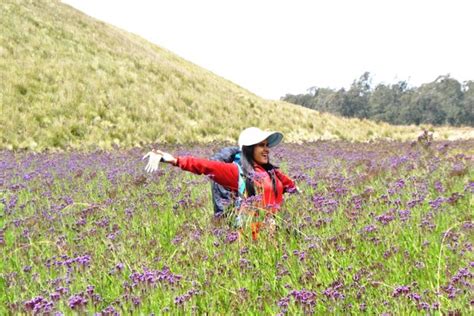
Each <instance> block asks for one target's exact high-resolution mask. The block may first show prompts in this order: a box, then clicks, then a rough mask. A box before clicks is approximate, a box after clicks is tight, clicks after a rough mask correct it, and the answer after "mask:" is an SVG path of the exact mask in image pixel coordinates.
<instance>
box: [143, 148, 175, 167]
mask: <svg viewBox="0 0 474 316" xmlns="http://www.w3.org/2000/svg"><path fill="white" fill-rule="evenodd" d="M146 158H148V163H147V165H146V166H145V171H146V172H154V171H156V170H158V166H159V165H160V162H162V161H163V162H167V163H173V162H174V161H176V158H174V157H173V156H172V155H170V154H168V153H166V152H164V151H161V150H157V149H153V150H152V151H149V152H148V153H147V154H146V155H145V156H143V158H142V160H143V159H146Z"/></svg>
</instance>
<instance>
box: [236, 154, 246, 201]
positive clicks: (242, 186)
mask: <svg viewBox="0 0 474 316" xmlns="http://www.w3.org/2000/svg"><path fill="white" fill-rule="evenodd" d="M234 163H235V164H236V165H237V168H239V184H238V190H239V196H240V197H243V196H244V193H245V180H244V172H243V170H242V166H241V165H240V153H237V154H236V155H235V157H234Z"/></svg>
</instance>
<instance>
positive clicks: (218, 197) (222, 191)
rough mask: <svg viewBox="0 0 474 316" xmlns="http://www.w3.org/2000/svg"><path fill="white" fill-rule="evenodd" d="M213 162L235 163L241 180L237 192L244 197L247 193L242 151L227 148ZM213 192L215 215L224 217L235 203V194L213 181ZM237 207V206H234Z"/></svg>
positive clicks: (213, 157) (236, 148) (217, 154)
mask: <svg viewBox="0 0 474 316" xmlns="http://www.w3.org/2000/svg"><path fill="white" fill-rule="evenodd" d="M211 160H216V161H222V162H227V163H235V164H236V165H237V168H238V172H239V173H238V174H239V180H238V184H237V192H238V194H239V196H242V195H243V194H244V192H245V181H244V178H243V172H242V168H241V166H240V150H239V148H238V147H225V148H222V149H221V150H220V151H219V152H217V153H215V154H214V155H213V156H212V157H211ZM211 192H212V204H213V206H214V215H222V214H223V213H224V209H225V207H226V206H229V204H235V203H233V200H235V198H236V196H235V193H232V190H231V189H228V188H225V187H224V186H223V185H220V184H219V183H217V182H215V181H212V182H211ZM234 206H236V205H234Z"/></svg>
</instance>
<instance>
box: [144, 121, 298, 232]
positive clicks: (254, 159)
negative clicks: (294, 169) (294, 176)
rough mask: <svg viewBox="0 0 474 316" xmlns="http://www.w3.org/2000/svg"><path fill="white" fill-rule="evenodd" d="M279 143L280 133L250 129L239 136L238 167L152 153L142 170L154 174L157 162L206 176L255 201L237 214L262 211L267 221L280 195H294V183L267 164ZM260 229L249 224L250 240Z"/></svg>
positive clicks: (259, 223) (252, 214) (274, 209)
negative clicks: (288, 193)
mask: <svg viewBox="0 0 474 316" xmlns="http://www.w3.org/2000/svg"><path fill="white" fill-rule="evenodd" d="M282 139H283V134H282V133H280V132H270V131H262V130H261V129H259V128H257V127H249V128H247V129H245V130H243V131H242V132H241V133H240V136H239V147H240V149H241V152H242V153H241V157H240V161H241V163H240V165H238V164H237V163H226V162H221V161H213V160H207V159H202V158H196V157H191V156H183V157H174V156H172V155H171V154H169V153H166V152H163V151H160V150H153V151H151V152H149V153H148V154H146V155H145V157H143V158H144V159H145V158H149V162H148V164H147V166H146V168H145V170H146V171H148V172H153V171H155V170H156V169H158V164H159V162H160V161H163V162H165V163H169V164H172V165H174V166H178V167H180V168H181V169H183V170H186V171H190V172H192V173H195V174H205V175H207V176H209V177H210V178H211V179H212V180H213V181H215V182H217V183H219V184H220V185H222V186H224V187H226V188H228V189H229V190H231V191H233V192H235V193H236V194H239V192H240V194H239V195H243V197H255V198H251V199H249V200H251V201H252V203H251V204H250V205H249V204H246V205H245V206H242V207H241V210H240V214H246V215H249V214H250V215H251V216H255V217H257V216H259V215H260V214H261V211H262V210H264V212H265V216H264V219H268V218H270V217H271V216H270V215H271V214H275V213H276V212H277V211H278V210H279V208H280V206H281V204H282V202H283V193H285V192H290V193H293V192H296V191H297V188H296V185H295V183H294V181H293V180H291V179H290V178H289V177H288V176H286V175H285V174H283V173H282V172H281V171H280V170H279V169H278V168H277V167H275V166H273V165H272V164H271V163H270V148H272V147H275V146H276V145H278V144H279V143H280V142H281V140H282ZM244 204H245V203H244ZM256 210H259V211H258V212H257V211H256ZM262 225H263V223H262V221H260V220H257V221H253V222H252V224H251V227H252V238H253V239H256V238H257V236H258V232H259V230H260V228H261V227H262Z"/></svg>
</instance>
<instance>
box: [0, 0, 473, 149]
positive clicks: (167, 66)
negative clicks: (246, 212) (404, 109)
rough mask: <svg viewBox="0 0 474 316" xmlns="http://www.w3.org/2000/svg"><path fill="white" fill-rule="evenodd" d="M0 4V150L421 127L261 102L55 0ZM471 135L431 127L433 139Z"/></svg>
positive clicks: (382, 134)
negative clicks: (261, 131)
mask: <svg viewBox="0 0 474 316" xmlns="http://www.w3.org/2000/svg"><path fill="white" fill-rule="evenodd" d="M0 12H1V13H2V14H1V16H2V18H1V19H0V78H1V80H0V106H1V113H2V114H1V115H0V148H3V149H30V150H35V151H42V150H45V149H51V148H53V149H56V148H59V149H65V148H81V149H91V148H112V147H113V146H119V147H122V148H123V147H125V148H130V147H135V146H145V145H148V144H150V143H155V142H159V143H189V142H210V141H230V142H235V139H236V138H237V137H238V135H239V132H240V131H241V129H242V128H244V127H246V126H251V125H256V126H259V127H261V128H269V129H277V130H281V131H282V132H283V133H285V140H286V141H304V140H310V141H311V140H319V139H345V140H359V141H364V140H370V139H380V138H384V139H410V140H411V139H415V138H416V136H417V135H419V134H420V132H421V129H422V128H420V127H416V126H412V127H398V126H390V125H389V124H386V123H383V124H379V123H375V122H372V121H369V120H360V119H345V118H339V117H336V116H334V115H331V114H326V113H319V112H317V111H313V110H310V109H306V108H304V107H300V106H294V105H292V104H289V103H287V102H283V101H271V100H264V99H262V98H259V97H257V96H256V95H254V94H252V93H251V92H249V91H247V90H245V89H243V88H241V87H239V86H237V85H236V84H234V83H232V82H230V81H228V80H225V79H223V78H220V77H218V76H216V75H215V74H213V73H211V72H210V71H207V70H205V69H202V68H200V67H198V66H196V65H194V64H192V63H190V62H188V61H186V60H183V59H182V58H180V57H178V56H176V55H175V54H173V53H171V52H169V51H167V50H165V49H163V48H160V47H158V46H156V45H153V44H151V43H149V42H147V41H145V40H144V39H142V38H140V37H138V36H136V35H133V34H130V33H127V32H125V31H122V30H120V29H118V28H115V27H113V26H110V25H107V24H105V23H102V22H99V21H97V20H95V19H92V18H90V17H88V16H86V15H85V14H83V13H81V12H79V11H77V10H75V9H73V8H71V7H69V6H67V5H64V4H62V3H60V2H58V1H52V0H38V1H18V0H15V1H13V0H3V1H1V2H0ZM157 31H159V30H157ZM424 128H429V126H425V127H424ZM472 134H473V129H447V128H440V129H436V130H435V137H439V138H441V139H453V138H466V137H469V135H472Z"/></svg>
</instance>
